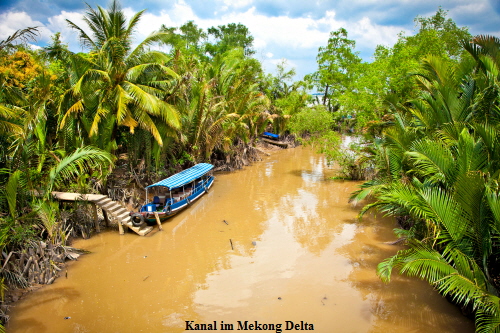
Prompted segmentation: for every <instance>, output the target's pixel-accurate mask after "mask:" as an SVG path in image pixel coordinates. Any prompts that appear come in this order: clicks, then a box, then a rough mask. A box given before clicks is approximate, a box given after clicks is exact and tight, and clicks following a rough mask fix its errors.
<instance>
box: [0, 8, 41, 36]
mask: <svg viewBox="0 0 500 333" xmlns="http://www.w3.org/2000/svg"><path fill="white" fill-rule="evenodd" d="M26 27H38V33H39V34H38V36H37V37H36V39H37V40H39V41H46V40H49V36H50V31H49V30H48V29H47V28H45V27H44V26H43V24H42V23H41V22H39V21H34V20H32V19H31V17H30V16H29V15H28V14H27V13H26V12H5V13H0V40H5V39H6V38H8V37H9V36H12V34H14V33H15V32H16V31H17V30H19V29H24V28H26Z"/></svg>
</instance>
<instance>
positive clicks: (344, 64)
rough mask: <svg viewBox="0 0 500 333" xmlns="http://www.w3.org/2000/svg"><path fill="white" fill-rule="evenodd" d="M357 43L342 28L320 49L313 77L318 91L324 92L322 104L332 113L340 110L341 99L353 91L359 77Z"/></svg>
mask: <svg viewBox="0 0 500 333" xmlns="http://www.w3.org/2000/svg"><path fill="white" fill-rule="evenodd" d="M355 45H356V42H355V41H354V40H351V39H348V38H347V30H346V29H344V28H340V29H338V30H337V31H332V32H331V33H330V38H329V39H328V44H327V46H322V47H320V48H319V51H318V56H317V62H318V71H316V72H315V73H314V74H313V75H312V79H313V81H314V82H315V84H316V86H317V88H318V91H320V92H323V93H324V95H323V98H322V101H321V103H322V104H323V105H326V106H327V107H328V109H329V110H330V111H337V110H338V109H339V108H340V106H341V105H340V103H339V97H340V96H341V95H342V94H344V93H346V92H347V91H350V90H352V87H353V83H354V82H355V80H356V77H357V76H358V75H359V70H358V69H357V66H359V64H360V63H361V58H360V57H359V56H358V52H355V51H354V47H355Z"/></svg>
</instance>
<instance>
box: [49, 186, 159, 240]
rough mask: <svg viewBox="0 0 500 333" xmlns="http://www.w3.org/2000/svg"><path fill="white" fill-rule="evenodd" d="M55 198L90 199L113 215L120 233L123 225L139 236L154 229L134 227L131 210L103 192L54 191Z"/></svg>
mask: <svg viewBox="0 0 500 333" xmlns="http://www.w3.org/2000/svg"><path fill="white" fill-rule="evenodd" d="M52 195H53V196H54V198H55V199H58V200H64V201H89V202H92V203H94V204H96V205H97V206H99V207H101V208H102V209H103V210H105V211H106V212H107V213H108V214H109V215H111V216H112V217H113V218H114V219H115V220H116V222H117V223H118V227H119V229H120V235H123V234H124V229H123V227H126V228H129V229H131V230H132V231H134V232H135V233H136V234H138V235H139V236H145V235H147V234H148V233H150V232H151V231H152V230H153V227H152V226H143V227H134V226H133V225H132V220H131V219H130V213H129V211H128V210H127V209H126V208H125V207H123V206H122V205H121V204H120V203H119V202H116V201H113V200H111V198H109V197H108V196H106V195H102V194H80V193H67V192H52Z"/></svg>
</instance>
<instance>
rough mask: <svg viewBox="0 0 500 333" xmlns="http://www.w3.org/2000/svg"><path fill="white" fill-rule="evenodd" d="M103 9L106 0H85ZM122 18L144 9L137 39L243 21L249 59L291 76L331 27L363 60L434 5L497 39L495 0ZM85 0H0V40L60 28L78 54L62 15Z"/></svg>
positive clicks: (202, 10)
mask: <svg viewBox="0 0 500 333" xmlns="http://www.w3.org/2000/svg"><path fill="white" fill-rule="evenodd" d="M86 2H87V3H88V4H89V5H90V6H92V7H94V8H96V6H98V5H99V6H101V7H104V8H106V7H107V6H108V4H109V1H108V0H87V1H86ZM121 5H122V8H123V10H124V12H125V13H126V14H127V16H128V17H131V16H132V15H133V14H134V13H136V12H138V11H140V10H143V9H146V12H145V13H144V15H143V16H142V19H141V21H140V23H139V25H138V29H137V31H136V35H135V37H136V41H140V40H142V39H144V38H145V37H146V36H147V35H149V34H150V33H151V32H152V31H154V30H158V29H159V28H160V27H161V25H162V24H164V25H165V26H167V27H180V26H181V25H183V24H184V23H186V22H187V21H190V20H193V21H194V22H195V23H196V24H197V25H198V26H199V27H200V28H203V29H205V30H206V29H207V28H209V27H212V26H219V25H224V24H228V23H242V24H244V25H245V26H247V27H248V29H249V31H250V34H251V35H252V36H253V37H254V49H255V50H256V54H255V55H254V57H256V58H257V59H258V60H260V61H261V62H262V64H263V66H264V69H265V70H266V71H267V72H268V73H275V71H276V65H277V64H278V63H280V62H281V61H283V59H284V60H286V63H287V66H288V68H295V70H296V72H297V75H296V77H295V79H301V78H302V77H303V76H304V75H306V74H309V73H312V72H314V71H315V70H316V68H317V64H316V56H317V53H318V48H319V47H321V46H326V44H327V42H328V37H329V34H330V32H331V31H335V30H337V29H339V28H341V27H343V28H345V29H346V30H347V31H348V36H349V39H352V40H355V41H356V51H359V55H360V56H361V57H362V58H363V60H365V61H370V60H371V57H372V55H373V52H374V50H375V47H376V46H377V45H385V46H389V47H390V46H392V45H394V43H395V42H396V41H397V39H398V34H399V33H401V32H402V33H404V34H405V35H412V34H414V33H415V23H414V19H415V17H416V16H422V17H429V16H432V15H434V14H435V13H436V11H437V10H438V7H439V6H441V7H442V8H443V9H444V10H446V11H448V16H447V17H449V18H452V19H453V20H454V21H455V22H456V23H457V25H458V26H467V27H468V28H469V32H470V33H471V34H473V35H479V34H490V35H494V36H499V37H500V0H442V1H435V0H308V1H307V0H122V1H121ZM85 10H86V5H85V2H84V1H79V0H0V41H1V40H5V39H6V38H7V37H8V36H10V35H12V33H14V32H15V31H16V30H17V29H23V28H26V27H32V26H37V27H39V32H40V35H39V37H38V39H37V42H36V45H37V46H41V47H43V46H45V45H47V43H48V42H49V41H50V37H51V36H52V35H53V34H54V33H56V32H61V39H62V41H63V42H64V43H66V44H68V45H69V47H70V49H71V50H72V51H75V52H79V51H82V48H81V46H80V45H79V43H78V38H77V35H76V33H75V32H74V31H73V30H72V29H70V28H69V27H68V25H67V23H66V19H69V20H71V21H72V22H74V23H76V24H77V25H78V26H80V27H84V26H85V24H84V22H83V20H82V17H83V14H84V13H85Z"/></svg>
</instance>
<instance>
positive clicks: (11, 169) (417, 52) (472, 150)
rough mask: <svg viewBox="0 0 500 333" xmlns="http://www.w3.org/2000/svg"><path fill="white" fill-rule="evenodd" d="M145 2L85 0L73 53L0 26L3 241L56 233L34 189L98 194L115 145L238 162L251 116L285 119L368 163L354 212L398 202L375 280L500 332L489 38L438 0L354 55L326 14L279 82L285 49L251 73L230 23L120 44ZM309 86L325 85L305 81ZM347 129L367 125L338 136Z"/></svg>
mask: <svg viewBox="0 0 500 333" xmlns="http://www.w3.org/2000/svg"><path fill="white" fill-rule="evenodd" d="M143 12H144V11H141V12H139V13H137V14H135V15H134V16H133V17H132V18H131V19H130V20H127V19H126V18H125V15H124V13H123V11H122V10H121V9H120V6H119V3H118V2H117V1H113V2H112V3H111V5H110V7H109V9H107V10H106V9H103V8H101V7H98V8H92V7H91V6H88V8H87V12H86V14H85V17H84V22H85V25H86V26H77V25H76V24H74V23H73V22H70V21H68V24H69V25H70V26H71V27H72V28H74V29H75V30H76V31H77V32H78V33H79V37H80V40H81V43H82V46H83V47H85V48H86V52H82V53H74V52H71V51H70V50H69V49H68V47H67V46H66V45H64V44H63V43H62V42H61V41H60V36H59V34H56V35H55V36H54V37H53V40H52V43H51V44H50V45H48V46H46V47H45V48H44V49H42V50H39V51H33V50H30V49H29V48H26V47H24V46H22V45H13V42H15V41H16V39H21V40H22V39H23V38H24V39H30V38H33V37H35V36H36V29H34V28H27V29H25V30H20V31H18V32H16V33H15V34H14V35H13V36H11V37H9V38H7V39H6V40H5V41H0V55H1V58H0V142H1V145H0V147H1V148H0V186H1V193H0V207H1V211H2V212H5V213H4V214H2V215H1V216H0V250H1V251H2V253H22V252H23V251H25V248H26V247H29V246H30V242H32V241H33V240H44V241H46V242H48V243H50V244H56V243H57V244H63V245H65V244H66V240H67V238H68V233H67V231H66V230H67V229H66V226H65V223H66V222H65V221H66V219H63V218H62V215H63V213H64V212H63V211H62V209H61V208H60V207H59V205H58V204H57V203H55V202H54V201H53V199H52V198H51V196H50V192H51V191H53V190H69V189H73V190H75V189H76V187H78V189H77V190H81V191H94V192H96V191H101V192H103V193H106V186H107V185H106V181H107V179H108V176H109V174H110V173H112V172H113V168H114V166H115V163H116V162H117V161H118V160H120V161H122V162H123V161H126V167H127V168H128V170H129V171H130V172H132V173H134V174H136V173H142V174H145V175H146V176H145V177H146V178H149V180H156V179H154V178H155V177H158V176H159V175H166V174H170V173H172V172H174V171H178V170H180V169H181V168H184V167H187V166H190V165H192V164H194V163H197V162H202V161H211V162H213V163H215V164H216V165H218V166H221V165H223V164H234V165H240V164H238V160H239V159H240V160H241V159H242V158H243V156H242V154H245V153H244V152H246V151H247V149H245V148H246V147H248V146H249V145H254V144H255V142H256V141H257V139H258V137H259V135H260V134H261V133H262V132H263V131H264V130H269V131H273V132H274V133H277V134H280V135H287V134H290V133H292V134H295V135H297V136H301V137H303V138H307V139H306V140H307V142H309V143H311V144H313V145H314V146H315V147H317V148H319V150H320V151H322V152H324V153H325V154H326V156H327V159H328V160H329V161H330V162H334V161H335V162H337V163H339V164H340V166H341V169H342V173H343V174H342V176H343V177H345V178H350V179H366V178H370V180H369V181H368V182H366V183H365V184H364V185H363V186H362V188H361V189H360V190H359V191H358V192H357V193H356V194H355V195H354V198H355V199H356V200H362V199H363V198H366V197H368V196H370V197H372V199H373V201H372V203H371V204H369V205H368V206H366V207H365V208H364V209H363V212H365V211H366V210H368V209H370V208H377V209H379V210H381V211H383V212H384V213H386V214H388V215H391V216H396V217H397V219H398V221H399V222H400V224H401V228H400V229H397V230H396V231H397V234H398V235H399V236H401V237H402V238H403V239H404V240H406V242H407V245H408V247H407V249H406V250H403V251H400V252H399V253H398V254H396V255H395V256H393V257H391V258H389V259H387V260H385V261H384V262H383V263H381V264H380V265H379V269H378V273H379V275H380V277H381V278H382V279H383V280H384V281H389V280H390V277H391V273H392V271H393V270H394V269H396V270H397V271H398V272H400V273H403V274H408V275H411V276H417V277H420V278H422V279H425V280H427V281H429V283H431V284H432V285H433V286H435V287H436V289H437V290H439V291H440V292H441V293H442V294H443V295H446V296H448V297H449V298H451V299H452V300H454V301H455V302H456V303H458V304H459V305H461V306H463V307H468V308H469V309H470V310H471V311H472V312H473V313H474V315H475V317H476V323H477V330H478V331H480V332H499V331H500V320H499V319H498V318H500V303H499V302H500V301H499V300H500V299H499V288H500V269H499V268H498V267H499V265H500V246H499V243H498V240H499V236H500V187H499V183H500V178H499V177H500V171H499V167H500V146H499V145H500V142H499V138H500V127H499V126H500V99H499V91H500V85H499V80H500V58H499V55H500V41H499V40H498V39H497V38H495V37H490V36H478V37H475V38H472V37H471V36H470V35H469V33H468V31H467V29H466V28H460V27H457V26H456V24H455V23H454V22H453V21H452V20H451V19H447V18H446V12H445V11H443V10H442V9H439V10H438V11H437V13H436V14H435V15H434V16H432V17H429V18H422V17H417V18H416V20H415V22H416V25H417V31H416V32H415V34H414V35H412V36H405V35H404V34H400V35H399V39H398V41H397V43H396V44H395V45H393V46H392V47H388V46H378V47H377V49H376V50H375V53H374V60H373V62H371V63H367V62H363V61H362V60H361V58H360V57H359V55H358V53H357V52H356V51H355V41H353V40H350V39H349V38H348V32H347V30H345V29H343V28H341V29H338V30H337V31H333V32H331V34H330V38H329V39H328V41H326V42H327V44H326V46H324V47H321V48H320V49H319V50H318V56H317V62H318V70H317V71H316V72H315V73H312V74H311V75H308V76H306V77H305V78H304V80H303V81H297V82H294V81H293V77H294V75H295V71H294V69H289V68H287V66H286V62H285V61H283V62H282V63H280V64H278V66H277V69H276V73H275V74H274V75H273V74H265V73H264V72H263V70H262V67H261V64H260V62H259V61H258V60H256V59H255V58H252V57H251V56H252V54H254V53H255V51H254V49H253V37H252V36H251V34H250V32H249V31H248V29H247V28H246V27H245V26H243V25H241V24H234V23H231V24H227V25H222V26H218V27H211V28H209V29H208V30H207V31H204V30H203V29H201V28H199V27H198V26H197V25H196V24H195V23H194V22H192V21H190V22H187V23H186V24H184V25H182V26H181V27H166V26H162V27H159V30H158V31H155V32H152V33H151V34H150V35H149V36H148V37H147V38H146V39H145V40H143V41H139V43H138V44H136V43H135V41H134V40H133V39H132V36H133V34H134V31H135V29H136V27H137V24H138V22H139V21H140V19H141V16H142V15H143ZM86 31H89V32H90V34H87V33H86ZM209 40H210V41H209ZM133 45H137V46H136V47H133ZM157 46H161V48H159V47H157ZM159 49H162V50H165V49H168V52H163V51H158V50H159ZM313 87H314V88H316V90H317V91H318V92H321V93H323V95H322V96H317V97H315V99H313V98H312V97H311V96H309V94H308V92H309V91H310V90H311V89H312V88H313ZM346 131H348V132H355V134H357V135H358V138H360V137H361V136H362V135H363V136H364V137H365V141H360V142H357V141H356V142H357V143H355V144H353V145H351V146H350V147H342V145H341V136H340V134H339V132H346ZM124 156H125V158H124ZM4 258H5V257H4ZM16 274H17V273H16V271H9V270H8V269H2V270H1V271H0V292H1V293H2V294H3V291H4V290H5V286H6V285H10V286H15V285H19V281H21V282H23V281H22V277H20V276H19V274H17V275H16Z"/></svg>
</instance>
